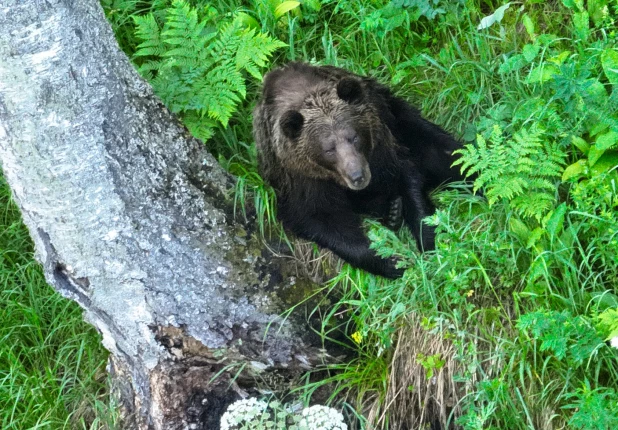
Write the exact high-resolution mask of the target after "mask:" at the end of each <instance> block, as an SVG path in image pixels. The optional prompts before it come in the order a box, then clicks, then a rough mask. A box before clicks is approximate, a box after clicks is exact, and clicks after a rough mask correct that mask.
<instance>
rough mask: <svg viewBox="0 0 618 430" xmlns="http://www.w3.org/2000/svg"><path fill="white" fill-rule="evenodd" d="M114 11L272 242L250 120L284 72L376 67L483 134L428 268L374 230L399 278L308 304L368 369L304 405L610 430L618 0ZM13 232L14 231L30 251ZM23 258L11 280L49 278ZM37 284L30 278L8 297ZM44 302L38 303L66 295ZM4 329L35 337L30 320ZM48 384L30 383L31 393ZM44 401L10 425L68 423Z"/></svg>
mask: <svg viewBox="0 0 618 430" xmlns="http://www.w3.org/2000/svg"><path fill="white" fill-rule="evenodd" d="M102 4H103V6H104V9H105V11H106V14H107V16H108V18H109V20H110V22H111V23H112V25H113V27H114V30H115V32H116V35H117V38H118V40H119V43H120V45H121V47H122V48H123V49H124V50H125V52H127V54H128V55H129V56H130V57H131V58H133V60H134V62H135V63H136V65H137V66H138V67H139V69H140V71H141V72H142V73H143V75H144V76H146V77H147V78H148V79H150V80H151V82H152V84H153V87H154V88H155V91H157V93H158V94H159V95H160V96H161V97H162V99H164V100H165V101H166V103H167V104H168V106H169V107H170V109H172V110H173V111H175V112H178V113H179V114H180V115H181V116H182V118H183V120H184V121H185V123H186V124H187V126H188V127H189V129H190V130H191V131H192V132H193V133H194V134H195V135H196V136H198V137H200V138H202V139H203V140H205V144H206V145H207V146H208V147H209V149H210V150H211V151H212V152H213V153H214V154H216V155H217V157H218V158H219V161H220V162H221V163H222V165H224V166H225V167H226V168H227V169H228V170H230V171H231V172H232V173H234V174H236V175H237V176H238V177H239V181H238V186H237V202H238V209H239V210H242V209H243V208H244V207H245V206H246V205H248V204H249V203H250V205H251V206H253V208H254V210H255V212H256V213H257V216H258V222H259V226H260V228H261V231H262V233H263V234H264V235H267V233H268V232H269V231H272V232H276V233H278V232H280V230H279V229H278V228H277V224H276V221H275V210H274V196H273V194H272V192H271V191H270V190H269V188H268V187H266V186H265V185H264V184H263V182H262V180H261V178H260V177H259V175H258V174H257V170H256V156H255V149H254V146H253V145H252V137H251V120H250V118H251V115H250V112H251V107H252V105H253V103H254V101H255V99H256V97H257V94H258V88H259V80H260V77H261V75H262V74H263V73H264V72H265V71H266V70H267V69H268V68H270V67H272V66H275V65H277V64H282V63H284V62H286V61H290V60H304V61H310V62H317V63H320V64H333V65H337V66H340V67H345V68H348V69H350V70H353V71H355V72H358V73H364V74H370V75H372V76H375V77H377V78H378V79H380V80H381V81H382V82H384V83H386V84H388V85H391V86H393V87H394V88H396V89H397V91H398V93H399V94H401V95H402V96H405V97H407V98H409V99H410V100H412V101H414V102H416V104H418V105H419V107H420V108H421V110H422V111H423V113H424V114H425V115H426V116H427V117H428V118H430V119H432V120H434V121H436V122H438V123H440V124H442V125H443V126H445V127H446V128H447V129H449V130H451V131H452V132H454V133H455V134H456V135H457V136H459V137H461V139H462V140H463V141H465V142H468V143H470V144H471V145H470V146H468V147H467V148H466V149H465V150H463V151H462V159H461V165H462V167H463V168H464V169H465V170H466V171H467V172H469V173H472V172H476V173H478V178H477V180H476V181H475V184H474V189H475V190H480V191H482V195H483V196H482V197H481V196H479V195H475V194H474V193H472V192H471V190H469V189H468V188H467V187H465V186H453V187H451V188H449V189H446V190H443V191H442V192H440V193H437V194H436V195H435V198H436V201H437V203H438V206H439V208H440V210H439V211H438V213H437V214H436V215H435V216H433V217H431V219H430V220H429V222H432V223H434V224H436V226H437V229H438V232H439V234H438V238H437V245H438V246H437V250H436V251H435V252H432V253H427V254H425V255H422V256H421V255H419V254H418V253H417V251H416V247H415V245H414V241H413V240H412V239H411V237H410V235H409V233H408V232H407V231H406V230H405V229H404V230H402V231H400V232H391V231H389V230H386V229H385V228H383V227H381V226H379V225H377V224H375V223H368V228H369V230H370V236H371V238H372V239H373V242H374V245H373V246H374V247H375V248H376V249H377V250H378V251H379V252H380V253H381V254H383V255H393V256H397V257H398V258H399V259H400V260H401V261H402V263H401V264H403V265H404V266H405V267H406V268H407V270H406V273H405V275H404V277H403V278H402V279H400V280H396V281H388V280H384V279H380V278H376V277H373V276H371V275H368V274H366V273H363V272H360V271H358V270H355V269H353V268H350V267H348V266H344V268H343V270H341V271H340V272H339V273H338V274H337V276H336V277H335V278H334V279H332V280H331V281H329V282H328V283H327V284H326V285H325V286H324V290H323V291H330V290H335V291H336V292H337V294H336V295H335V296H336V297H338V300H337V303H335V304H334V305H333V304H332V303H330V304H328V305H327V304H325V305H324V306H322V307H321V308H319V309H316V310H315V313H314V315H315V316H318V317H319V318H320V319H321V320H322V329H321V334H322V335H323V336H324V337H325V338H330V339H331V340H333V341H337V340H336V339H340V334H341V333H344V334H345V335H346V336H348V337H349V338H350V342H349V343H350V344H353V345H356V348H357V355H356V359H355V360H353V361H352V362H349V363H346V364H342V365H339V366H335V367H332V368H330V369H326V374H327V377H326V378H324V370H323V371H322V373H320V374H319V375H320V377H319V379H318V378H312V377H311V375H308V376H307V378H306V380H305V381H304V383H303V384H302V385H301V386H299V387H298V388H297V390H296V393H295V394H298V395H300V396H301V397H303V398H304V399H305V400H306V401H310V399H311V398H312V397H313V398H315V397H317V396H318V395H319V393H320V391H323V390H322V389H323V388H324V387H325V386H326V387H328V393H329V394H330V397H329V400H330V401H331V402H333V403H335V404H339V405H343V409H344V411H345V413H346V414H347V417H348V419H349V420H356V421H357V423H358V424H359V425H360V426H364V427H369V426H370V425H373V426H374V427H376V426H377V427H378V428H404V427H406V426H407V427H408V428H421V425H422V424H421V423H427V422H428V421H427V417H428V416H431V417H434V418H435V419H436V420H437V421H439V422H441V423H442V425H446V423H451V424H453V423H457V425H458V426H460V427H462V428H464V429H470V430H471V429H498V428H503V429H529V428H539V429H549V428H573V429H604V430H605V429H610V428H616V427H617V425H618V349H617V348H616V346H617V345H618V340H616V338H617V336H618V257H617V256H618V168H617V167H616V166H617V165H618V114H617V112H618V43H617V37H618V34H617V33H616V31H617V22H616V17H617V16H618V1H616V0H588V1H587V2H584V1H583V0H562V1H560V2H559V1H555V2H543V1H538V0H526V1H522V2H517V3H515V2H511V3H505V2H500V1H493V0H484V1H475V0H455V1H446V0H410V1H407V0H406V1H402V0H392V1H389V0H346V1H343V0H341V1H339V0H302V1H298V2H296V1H281V0H244V1H243V0H215V1H206V0H190V1H189V0H186V1H179V0H174V1H171V0H102ZM284 44H285V45H284ZM12 219H15V218H12ZM7 225H13V224H7ZM19 228H21V227H19ZM19 228H10V229H8V228H5V230H4V231H5V233H3V236H2V237H7V238H8V237H13V238H17V237H21V238H22V239H19V240H18V239H11V240H18V242H19V241H21V240H24V239H23V238H24V236H23V231H22V233H16V231H20V230H19ZM20 234H21V236H19V235H20ZM11 235H17V236H11ZM20 243H21V242H20ZM2 249H3V250H4V249H5V248H4V246H3V248H2ZM6 249H10V248H9V247H7V248H6ZM20 249H21V248H20ZM3 252H5V251H3ZM2 255H4V254H2ZM7 255H13V254H10V253H8V254H7ZM11 258H12V257H11ZM3 261H6V259H5V260H3ZM28 261H29V260H28ZM24 265H25V266H19V267H17V266H14V265H13V266H7V267H8V268H7V269H6V270H4V269H3V270H4V272H2V273H5V272H6V276H9V275H8V274H9V272H11V276H24V273H30V272H28V271H25V269H24V268H23V267H31V266H32V270H35V271H36V270H37V269H35V268H34V266H33V265H32V264H27V263H24ZM14 274H16V275H14ZM20 279H22V278H20ZM37 279H39V278H37ZM33 282H34V284H33ZM37 282H39V281H33V278H32V277H31V276H30V275H28V277H27V279H23V281H20V284H19V285H20V288H21V289H20V290H17V289H15V288H12V287H11V288H9V287H5V288H3V290H5V292H4V293H3V294H5V295H6V294H9V295H11V294H15V293H12V292H13V291H21V292H24V293H23V294H25V291H28V289H29V288H32V287H31V286H32V285H38V284H37ZM40 282H41V285H42V280H41V281H40ZM37 288H38V287H37ZM6 291H8V293H7V292H6ZM20 294H22V293H20ZM37 294H38V296H37V297H38V298H37V301H38V302H37V303H41V302H45V303H55V302H54V301H53V299H47V300H48V301H46V300H44V299H43V297H47V296H45V294H42V293H37ZM13 297H14V296H12V295H11V296H10V297H8V296H7V297H6V298H3V299H2V303H3V304H4V303H13V302H12V301H11V300H13ZM28 297H30V296H26V295H24V296H23V297H21V298H20V299H19V300H20V301H17V300H16V301H15V303H28V300H32V299H31V298H30V299H29V298H28ZM331 297H332V296H331ZM331 300H333V299H332V298H331ZM17 307H18V308H20V309H21V308H22V307H23V308H24V309H28V307H27V306H25V305H23V304H22V305H19V306H17ZM35 309H36V311H31V312H30V313H29V315H30V316H31V317H32V318H36V319H37V321H38V320H42V317H41V314H44V315H45V314H46V312H47V311H45V310H41V309H39V308H38V307H35ZM63 312H64V311H63ZM66 312H68V311H66ZM60 314H61V315H62V312H61V313H60ZM0 315H2V317H3V318H4V314H0ZM342 317H343V319H342ZM63 318H64V319H63V320H62V321H63V323H64V321H65V320H66V319H67V317H66V316H64V317H63ZM10 321H13V322H15V321H16V317H10ZM54 321H56V320H54ZM2 327H3V329H4V330H7V327H9V328H8V330H9V331H8V332H6V333H12V334H14V337H12V338H11V339H15V342H18V340H20V341H21V342H22V344H23V345H30V344H29V343H28V342H29V341H28V340H27V339H30V338H31V336H30V335H29V334H28V333H26V332H23V330H27V329H28V327H30V326H29V325H28V324H13V325H11V324H9V323H6V322H4V320H3V323H2ZM10 327H19V331H16V330H17V329H11V328H10ZM34 327H36V325H35V326H34ZM37 333H39V331H37ZM4 338H5V337H3V339H4ZM65 339H66V338H65ZM75 339H80V337H79V336H77V335H75V337H74V338H73V337H72V338H71V340H73V341H75V342H78V341H77V340H75ZM84 342H85V341H84ZM4 344H6V342H3V345H4ZM15 345H17V343H16V344H15ZM55 345H57V344H55ZM612 345H613V346H612ZM23 348H25V347H23ZM14 350H16V349H15V348H12V349H11V348H9V349H5V348H4V347H2V349H0V351H14ZM59 350H62V351H64V352H65V353H67V354H79V352H77V353H76V352H75V351H92V349H89V348H83V349H80V347H79V346H76V347H75V349H71V350H70V352H69V350H68V349H66V350H65V349H63V348H60V349H53V348H52V351H59ZM7 353H8V352H7ZM0 354H5V353H4V352H2V353H0ZM52 356H53V354H52V353H48V354H46V359H49V357H52ZM1 357H2V355H0V360H1ZM74 360H75V359H71V360H65V361H62V363H70V362H74ZM10 363H20V361H19V360H17V359H11V361H10ZM58 363H60V361H58V362H55V361H54V362H53V363H50V366H51V368H54V367H53V366H54V365H59V364H58ZM97 363H100V362H99V361H96V360H95V361H94V362H92V364H91V365H90V367H83V369H87V368H89V369H91V370H90V371H91V372H94V369H98V368H99V367H98V366H100V364H97ZM13 365H14V364H13ZM3 368H4V367H0V369H3ZM13 368H14V367H13ZM82 371H83V370H82ZM10 373H11V374H13V372H10ZM60 373H61V374H62V375H63V377H64V375H69V376H70V375H72V373H71V372H70V371H66V372H64V371H63V372H60ZM14 374H15V375H18V374H20V373H19V372H14ZM22 374H24V375H32V373H27V372H22ZM50 374H51V375H54V374H55V375H57V374H58V373H54V372H50V373H47V374H46V377H47V375H50ZM73 374H74V373H73ZM46 377H43V376H40V377H36V378H34V377H30V378H32V379H30V381H31V382H32V384H33V385H32V386H33V387H34V386H35V385H36V387H45V386H46V383H47V381H48V380H47V379H46ZM0 381H2V382H1V384H2V385H0V389H3V390H6V389H7V388H1V387H17V386H18V383H17V380H16V379H10V377H9V378H8V379H7V376H6V375H4V374H3V375H2V378H1V379H0ZM5 381H9V382H8V383H7V382H5ZM10 381H14V382H10ZM75 384H78V383H75ZM69 385H71V384H69ZM65 386H66V385H65ZM97 389H98V388H95V389H92V390H91V392H95V393H96V392H97V391H96V390H97ZM37 390H40V388H37V389H36V390H34V389H33V390H32V391H24V393H29V394H28V395H29V396H35V395H37V394H36V393H39V392H42V391H37ZM51 392H52V393H53V394H51V395H50V394H48V395H47V397H45V399H47V400H49V399H53V400H54V401H53V402H49V401H43V400H38V399H37V400H33V401H28V402H21V403H15V404H14V405H15V406H9V405H7V404H2V406H1V407H0V411H2V414H3V415H2V420H3V421H2V422H3V424H4V423H5V422H9V423H11V422H14V423H20V424H21V423H26V422H29V421H26V420H36V419H40V420H43V419H50V420H51V419H54V420H57V421H54V422H63V423H64V422H66V420H67V418H66V415H57V413H58V411H59V409H58V404H59V403H60V402H68V403H64V404H65V405H67V404H70V405H74V403H71V402H72V401H73V400H71V395H70V394H67V393H68V392H69V391H66V390H64V389H63V390H62V391H51ZM5 398H7V397H5V396H4V395H2V393H0V402H2V401H3V400H4V399H5ZM8 398H15V397H11V396H9V397H8ZM29 398H33V397H29ZM0 404H1V403H0ZM28 405H30V406H28ZM48 405H51V406H48ZM35 406H36V408H39V409H36V408H35ZM20 408H21V409H20ZM70 410H75V409H70ZM50 411H51V412H50ZM41 417H43V418H41ZM48 417H53V418H48ZM57 417H61V418H57ZM62 417H64V418H62ZM9 418H10V419H11V420H13V421H7V420H8V419H9ZM63 419H64V421H62V420H63ZM19 420H23V421H19ZM20 424H14V428H26V427H27V426H28V425H30V424H24V425H22V426H21V427H20ZM63 425H64V424H63ZM24 426H26V427H24ZM9 428H11V427H9Z"/></svg>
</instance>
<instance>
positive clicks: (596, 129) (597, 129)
mask: <svg viewBox="0 0 618 430" xmlns="http://www.w3.org/2000/svg"><path fill="white" fill-rule="evenodd" d="M608 128H609V124H608V123H607V122H605V121H603V120H601V121H598V120H597V121H596V122H595V123H594V124H592V126H591V127H590V130H588V134H590V136H596V135H597V134H599V133H603V132H604V131H605V130H607V129H608Z"/></svg>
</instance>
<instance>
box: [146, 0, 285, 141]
mask: <svg viewBox="0 0 618 430" xmlns="http://www.w3.org/2000/svg"><path fill="white" fill-rule="evenodd" d="M203 15H204V16H203V17H202V16H201V14H198V11H197V10H196V9H194V8H192V7H190V6H189V5H188V4H187V3H186V2H185V1H184V0H174V2H173V3H172V6H171V7H170V8H169V9H167V10H166V15H165V18H164V23H163V25H162V26H161V25H160V24H159V23H158V22H157V19H156V17H155V16H154V15H153V14H149V15H145V16H136V17H134V19H135V23H136V25H137V32H136V35H137V37H138V38H139V39H140V40H142V41H143V42H142V43H141V44H140V45H138V47H137V51H136V53H135V55H134V60H135V61H136V63H138V65H139V69H138V70H139V72H140V73H141V74H142V75H143V76H144V77H146V78H147V79H149V80H150V82H151V84H152V86H153V88H154V90H155V92H156V93H157V94H158V95H159V97H161V98H162V99H163V101H164V102H165V103H166V105H167V106H168V107H169V108H170V109H171V110H172V112H175V113H182V114H183V117H184V119H185V123H186V125H187V127H188V128H189V129H190V130H191V132H192V133H194V134H195V135H196V136H197V137H199V138H201V139H203V140H207V139H208V138H210V137H211V136H212V133H213V129H214V127H215V126H216V124H217V123H220V124H222V125H223V126H227V124H228V121H229V120H230V118H231V116H232V115H233V114H234V112H235V111H236V109H237V107H238V104H239V103H240V102H241V101H242V100H243V99H244V98H245V96H246V92H247V90H246V79H245V72H246V73H248V74H249V75H251V76H252V77H254V78H256V79H261V78H262V75H261V73H260V69H262V68H263V67H264V66H266V65H267V62H268V59H269V57H270V56H271V55H272V53H273V52H274V51H275V50H276V49H277V48H280V47H282V46H285V44H284V43H283V42H281V41H279V40H275V39H272V38H270V37H268V36H267V35H265V34H261V33H257V34H256V32H255V30H254V29H245V28H243V27H242V26H241V24H240V23H239V22H238V21H235V22H225V21H224V22H220V18H221V17H220V16H219V14H218V12H217V11H216V9H214V8H206V10H205V12H204V13H203Z"/></svg>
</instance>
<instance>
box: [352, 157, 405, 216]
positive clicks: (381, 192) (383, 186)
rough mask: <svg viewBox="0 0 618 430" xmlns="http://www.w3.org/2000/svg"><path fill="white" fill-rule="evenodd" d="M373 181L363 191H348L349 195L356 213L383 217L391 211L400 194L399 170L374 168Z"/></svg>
mask: <svg viewBox="0 0 618 430" xmlns="http://www.w3.org/2000/svg"><path fill="white" fill-rule="evenodd" d="M371 173H372V176H371V182H370V183H369V185H368V186H367V188H365V189H363V190H361V191H351V190H348V191H347V197H348V199H349V201H350V203H351V204H352V207H353V210H354V212H356V213H359V214H363V215H369V216H372V217H377V218H382V217H385V216H387V214H388V212H389V211H390V207H391V203H392V202H393V200H395V199H396V198H397V197H398V195H399V192H398V189H399V187H398V172H397V171H396V170H395V169H393V170H376V171H375V172H374V169H372V172H371Z"/></svg>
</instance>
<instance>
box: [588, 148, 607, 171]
mask: <svg viewBox="0 0 618 430" xmlns="http://www.w3.org/2000/svg"><path fill="white" fill-rule="evenodd" d="M603 154H605V149H599V148H597V147H596V145H592V146H591V147H590V151H588V165H589V166H590V167H592V166H594V164H595V163H596V162H597V161H598V160H599V158H601V156H602V155H603Z"/></svg>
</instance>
